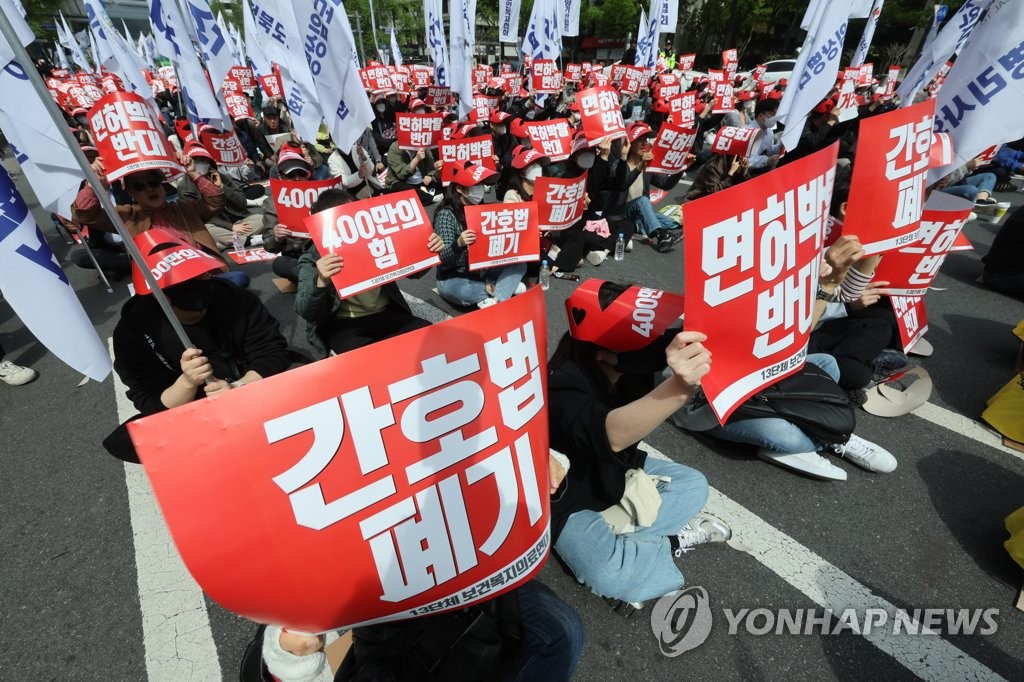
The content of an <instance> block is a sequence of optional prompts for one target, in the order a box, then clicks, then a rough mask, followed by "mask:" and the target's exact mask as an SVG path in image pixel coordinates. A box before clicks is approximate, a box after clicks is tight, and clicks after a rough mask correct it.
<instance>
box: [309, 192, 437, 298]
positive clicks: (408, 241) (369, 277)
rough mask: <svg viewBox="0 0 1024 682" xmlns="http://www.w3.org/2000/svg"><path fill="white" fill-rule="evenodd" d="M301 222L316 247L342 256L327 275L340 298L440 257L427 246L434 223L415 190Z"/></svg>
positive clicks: (416, 269) (339, 208) (432, 263)
mask: <svg viewBox="0 0 1024 682" xmlns="http://www.w3.org/2000/svg"><path fill="white" fill-rule="evenodd" d="M304 224H305V226H306V228H307V229H308V230H309V233H310V234H311V235H312V236H313V243H315V244H316V246H317V249H318V250H319V251H320V253H322V254H327V253H337V254H340V255H341V256H343V257H344V258H345V267H344V268H342V270H341V272H340V273H338V274H337V275H335V276H334V277H332V278H331V280H332V281H333V283H334V286H335V287H336V288H337V290H338V295H339V296H341V297H342V298H348V297H349V296H352V295H354V294H359V293H362V292H364V291H366V290H367V289H372V288H374V287H379V286H380V285H382V284H387V283H388V282H392V281H394V280H396V279H400V278H402V277H405V276H406V275H411V274H412V273H414V272H419V271H420V270H426V269H427V268H430V267H433V266H435V265H437V264H438V263H440V262H441V259H440V258H438V257H437V254H436V253H431V252H430V251H429V250H428V249H427V239H428V238H429V237H430V234H431V232H432V228H431V226H430V220H429V219H428V218H427V214H426V212H425V211H424V210H423V204H421V203H420V200H419V199H418V198H417V197H416V192H415V191H413V190H409V191H406V192H397V193H395V194H385V195H382V196H379V197H372V198H370V199H363V200H362V201H355V202H352V203H349V204H344V205H343V206H337V207H335V208H332V209H330V210H328V211H321V212H320V213H317V214H315V215H311V216H309V217H308V218H306V220H305V223H304Z"/></svg>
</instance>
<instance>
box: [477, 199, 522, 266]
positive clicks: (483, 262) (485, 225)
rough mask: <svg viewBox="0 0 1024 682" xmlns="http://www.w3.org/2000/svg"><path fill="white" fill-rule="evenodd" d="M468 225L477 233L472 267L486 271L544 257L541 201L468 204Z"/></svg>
mask: <svg viewBox="0 0 1024 682" xmlns="http://www.w3.org/2000/svg"><path fill="white" fill-rule="evenodd" d="M466 226H467V227H469V228H470V229H471V230H474V231H475V232H476V233H477V238H476V241H475V242H473V243H472V244H470V245H469V269H470V270H485V269H487V268H493V267H495V266H499V265H509V264H510V263H529V262H532V261H537V260H540V230H538V229H537V204H536V203H535V202H533V201H524V202H520V203H514V204H513V203H509V204H486V205H479V206H466Z"/></svg>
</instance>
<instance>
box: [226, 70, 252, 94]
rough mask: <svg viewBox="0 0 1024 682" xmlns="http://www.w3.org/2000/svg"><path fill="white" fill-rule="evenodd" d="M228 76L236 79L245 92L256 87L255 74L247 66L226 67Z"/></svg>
mask: <svg viewBox="0 0 1024 682" xmlns="http://www.w3.org/2000/svg"><path fill="white" fill-rule="evenodd" d="M228 77H229V78H234V79H235V80H236V81H238V82H239V84H241V86H242V89H243V90H245V91H246V92H252V91H253V90H255V89H256V75H255V74H254V73H253V72H252V69H251V68H249V67H248V66H232V67H231V68H230V69H228Z"/></svg>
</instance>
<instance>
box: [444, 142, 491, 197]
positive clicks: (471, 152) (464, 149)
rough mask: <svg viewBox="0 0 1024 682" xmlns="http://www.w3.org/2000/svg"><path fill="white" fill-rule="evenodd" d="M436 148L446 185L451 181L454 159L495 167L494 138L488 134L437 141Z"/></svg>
mask: <svg viewBox="0 0 1024 682" xmlns="http://www.w3.org/2000/svg"><path fill="white" fill-rule="evenodd" d="M437 149H438V156H439V157H440V159H441V161H442V162H443V164H442V166H441V182H442V184H445V185H447V184H448V183H450V182H451V181H452V174H453V173H454V172H455V162H456V161H472V162H473V163H475V164H479V165H481V166H483V167H484V168H490V169H491V170H496V169H497V167H496V166H495V164H494V140H493V139H492V138H491V136H490V135H478V136H477V137H464V138H462V139H459V140H450V141H446V142H438V144H437Z"/></svg>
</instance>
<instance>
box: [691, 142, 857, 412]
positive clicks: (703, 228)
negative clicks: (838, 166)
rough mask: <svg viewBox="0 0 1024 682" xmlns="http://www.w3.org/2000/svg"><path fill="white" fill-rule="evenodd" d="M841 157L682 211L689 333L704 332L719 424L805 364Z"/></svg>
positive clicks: (804, 162)
mask: <svg viewBox="0 0 1024 682" xmlns="http://www.w3.org/2000/svg"><path fill="white" fill-rule="evenodd" d="M837 154H838V143H835V144H833V145H832V146H830V147H828V148H827V149H823V150H821V151H819V152H816V153H814V154H811V155H810V156H806V157H804V158H802V159H799V160H797V161H794V162H793V163H790V164H788V165H786V166H781V167H779V168H778V169H776V170H774V171H772V172H771V173H765V174H764V175H760V176H757V177H755V178H753V179H752V180H748V181H746V182H744V183H743V184H742V185H737V186H735V187H730V188H729V189H726V190H723V191H721V192H716V193H715V194H714V195H712V196H709V197H703V198H701V199H697V200H695V201H691V202H688V203H686V204H683V222H684V223H685V224H686V228H687V229H686V232H685V234H684V242H685V248H684V254H685V256H684V257H685V268H684V272H685V280H686V287H685V291H686V327H687V329H691V330H693V331H700V332H703V333H704V334H707V337H708V340H707V341H706V342H705V343H704V345H705V346H707V348H708V350H709V351H711V353H712V354H713V355H714V357H715V362H714V364H713V365H712V367H711V371H710V372H709V373H708V375H707V376H705V377H704V378H703V379H702V380H701V385H702V386H703V387H704V392H705V393H706V394H707V397H708V401H709V402H710V403H711V407H712V409H713V410H714V412H715V414H716V415H717V416H718V419H719V421H720V422H723V423H724V422H725V420H727V419H728V418H729V415H730V414H732V412H733V410H735V409H736V407H737V406H738V405H739V404H740V403H742V402H743V401H744V400H746V399H747V398H749V397H750V396H751V395H753V394H754V393H756V392H757V391H758V390H760V389H761V388H763V387H764V386H767V385H769V384H771V383H773V382H775V381H777V380H778V379H781V378H782V377H784V376H786V375H788V374H791V373H792V372H795V371H796V370H797V369H799V368H800V367H801V366H802V365H803V363H804V360H805V358H806V355H807V340H808V338H809V337H810V333H811V315H812V313H813V311H814V301H815V293H816V292H817V287H818V267H819V262H820V258H821V248H822V232H823V230H824V225H825V220H826V218H827V216H828V209H829V204H830V203H831V201H832V185H833V182H834V180H835V163H836V157H837Z"/></svg>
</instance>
